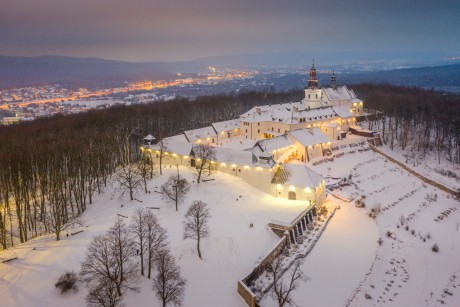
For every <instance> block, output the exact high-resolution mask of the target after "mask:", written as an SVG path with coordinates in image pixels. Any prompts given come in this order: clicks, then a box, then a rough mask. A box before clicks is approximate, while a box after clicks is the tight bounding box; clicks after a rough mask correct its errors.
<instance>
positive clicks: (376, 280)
mask: <svg viewBox="0 0 460 307" xmlns="http://www.w3.org/2000/svg"><path fill="white" fill-rule="evenodd" d="M311 167H312V168H313V169H314V170H315V171H316V172H318V173H321V174H323V175H325V176H326V175H329V176H331V177H334V178H337V177H340V178H343V177H347V178H348V177H349V176H350V175H351V181H352V184H350V185H348V186H344V187H343V188H342V190H341V191H340V190H336V192H337V193H343V195H348V196H350V197H351V198H362V195H365V198H364V199H363V201H364V202H365V204H366V207H365V208H356V207H355V205H354V201H352V202H351V203H346V202H343V201H341V200H338V199H335V198H334V197H333V196H328V199H329V202H330V203H331V204H332V205H340V206H341V209H340V210H337V211H336V214H335V216H334V217H333V218H332V219H331V220H330V222H329V224H328V226H327V228H326V230H325V231H324V233H323V234H322V236H321V238H320V239H319V241H318V243H317V244H316V245H315V247H314V249H313V251H312V252H311V253H310V254H309V255H308V256H307V258H306V259H305V262H304V264H303V266H302V268H303V270H304V272H305V274H306V275H308V276H309V277H310V278H311V280H310V281H307V282H306V283H304V284H302V285H301V286H300V287H299V289H298V290H297V291H296V292H295V293H294V300H295V302H296V303H297V305H298V306H343V305H350V306H440V305H442V303H441V301H443V302H444V304H443V306H460V261H459V260H458V259H460V225H459V224H460V208H458V207H459V206H460V203H459V202H458V201H457V200H454V199H452V198H451V197H449V196H448V195H447V194H446V193H445V192H442V191H439V190H437V189H435V188H433V187H431V186H429V185H425V184H423V182H422V181H420V180H419V179H418V178H415V177H414V176H412V175H410V174H408V173H407V172H405V171H404V170H402V169H401V168H399V167H398V166H396V165H394V164H393V163H391V162H388V161H386V160H385V159H384V158H383V157H381V156H380V155H379V154H377V153H374V152H372V151H364V152H359V151H355V152H353V153H349V152H348V153H346V154H344V155H343V156H341V157H339V158H335V159H334V161H333V162H324V163H321V164H318V165H316V166H311ZM172 171H173V170H171V169H167V170H166V174H164V175H163V176H161V177H157V178H154V179H153V180H152V181H150V182H149V185H150V190H151V191H152V193H151V194H147V195H144V194H143V193H142V192H139V193H138V197H137V198H138V199H139V200H141V201H142V202H137V201H133V202H129V201H126V200H125V201H121V200H120V199H119V192H118V191H117V190H116V189H115V188H109V189H107V192H106V193H105V194H104V195H101V196H99V197H98V198H97V199H96V201H95V203H94V204H93V205H91V206H89V208H88V210H87V211H86V212H85V214H84V215H83V217H82V222H83V225H84V226H83V227H82V229H83V230H84V231H83V232H82V233H80V234H78V235H75V236H70V237H66V236H65V235H64V236H63V239H62V241H60V242H55V241H54V237H53V236H49V237H41V238H37V239H34V240H31V241H30V242H28V243H26V244H22V245H20V246H17V247H16V248H14V250H12V251H7V253H15V254H16V255H17V256H18V257H19V259H17V260H14V261H11V262H8V263H5V264H3V263H0V297H1V303H0V305H1V306H64V305H66V306H69V307H73V306H83V305H84V298H85V296H86V293H87V292H86V289H85V288H84V286H81V288H80V291H79V292H78V293H76V294H73V293H71V294H68V295H61V294H60V293H59V292H58V291H57V290H56V289H55V288H54V283H55V281H56V279H57V278H58V277H59V275H60V274H61V273H62V272H64V271H66V270H75V271H79V268H80V262H81V261H82V260H83V258H84V255H85V253H86V246H87V244H88V243H89V242H90V240H91V238H92V236H93V235H95V234H98V233H101V232H104V231H106V230H107V229H108V228H109V227H110V226H111V225H112V224H113V222H114V221H115V219H116V214H117V213H119V214H122V215H126V216H130V215H131V214H132V213H133V212H134V210H135V209H136V208H137V207H138V206H143V207H151V206H154V207H157V206H158V207H160V208H161V209H160V210H158V211H155V212H156V213H157V214H158V217H159V219H160V221H161V223H162V225H163V226H165V227H166V228H167V229H168V234H169V240H170V245H171V248H172V251H173V253H174V255H175V256H176V257H177V258H178V259H179V264H180V266H181V268H182V274H183V276H184V277H185V278H186V279H187V287H186V294H185V303H184V306H189V307H195V306H223V307H226V306H229V307H230V306H232V307H233V306H236V307H238V306H240V307H243V306H245V303H244V302H243V300H242V299H241V298H240V297H239V295H238V294H237V292H236V287H237V281H238V280H240V279H241V278H243V277H245V276H246V275H247V274H248V273H249V272H250V271H251V269H252V268H253V266H254V265H255V264H256V263H257V262H258V261H259V258H260V257H261V256H263V255H265V254H266V253H267V252H268V251H269V250H270V249H271V248H272V247H273V246H274V244H275V243H276V242H277V241H278V237H276V236H275V235H274V234H273V233H272V232H271V230H270V229H269V228H268V227H267V224H268V222H270V221H271V220H272V219H274V220H281V221H286V222H290V221H291V220H292V219H293V218H294V217H296V216H297V215H298V214H299V213H300V212H301V211H302V210H303V209H304V208H305V204H303V203H302V202H301V201H288V200H283V199H276V198H273V197H271V196H269V195H267V194H264V193H262V192H260V191H258V190H256V189H254V188H252V187H250V186H249V185H247V184H246V183H244V182H243V181H241V180H240V179H239V178H235V177H232V176H231V175H226V174H222V173H217V174H215V175H213V178H215V179H216V180H215V181H209V182H206V183H202V184H200V185H196V184H194V185H193V187H192V190H191V192H190V194H189V196H188V197H187V200H186V201H185V203H184V204H183V205H181V206H180V208H179V212H176V211H175V209H174V206H173V205H172V204H168V203H165V202H164V201H163V200H161V198H160V195H159V194H157V193H154V192H153V191H154V190H155V187H159V186H160V185H161V183H162V182H164V181H165V180H166V179H167V177H168V173H170V172H172ZM181 173H182V174H183V175H184V176H186V177H187V178H188V179H190V181H191V180H193V176H194V174H193V173H191V172H190V171H189V170H188V169H186V168H182V169H181ZM435 195H436V196H435ZM240 196H241V197H240ZM435 198H436V200H434V199H435ZM195 199H197V200H203V201H205V202H207V203H208V204H209V206H210V209H211V215H212V218H211V222H210V223H211V224H210V226H211V235H212V236H211V237H210V238H207V239H205V240H204V241H203V243H202V244H203V245H202V253H203V257H204V260H199V259H198V256H197V254H196V250H195V247H196V246H195V242H194V241H191V240H186V241H184V240H182V233H183V226H182V222H183V220H184V214H185V211H186V208H187V207H188V206H189V205H190V204H191V202H192V201H193V200H195ZM122 204H123V207H121V205H122ZM374 208H375V209H378V208H380V213H379V214H378V215H377V218H376V219H373V218H371V217H369V216H368V214H369V212H370V211H371V210H372V209H374ZM454 208H458V209H454ZM401 216H404V220H405V222H404V225H402V226H401V225H400V220H401ZM250 223H253V225H254V227H252V228H251V227H250V226H249V225H250ZM398 225H399V227H398ZM406 226H407V227H408V230H406ZM76 230H78V229H74V230H73V231H76ZM412 231H413V233H414V234H412ZM387 232H389V235H390V237H388V236H387ZM428 234H429V235H428ZM379 237H380V238H382V244H381V245H379V244H378V243H377V241H378V238H379ZM434 244H437V245H438V246H439V252H438V253H434V252H432V251H431V248H432V246H433V245H434ZM3 256H4V255H3ZM0 257H2V255H1V254H0ZM140 290H141V291H140V293H131V294H128V295H127V296H126V297H125V298H124V303H125V304H126V306H144V305H149V306H160V303H159V301H158V300H157V298H156V297H155V294H154V293H153V291H152V290H151V281H149V280H148V279H146V278H142V279H141V282H140ZM366 294H367V295H366ZM366 297H367V298H366ZM261 304H262V306H275V304H274V302H273V300H272V299H270V297H269V296H266V297H264V299H263V300H262V302H261Z"/></svg>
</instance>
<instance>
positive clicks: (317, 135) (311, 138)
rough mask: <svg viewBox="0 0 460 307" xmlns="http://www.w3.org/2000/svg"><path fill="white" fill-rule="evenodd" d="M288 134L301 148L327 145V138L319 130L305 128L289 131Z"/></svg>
mask: <svg viewBox="0 0 460 307" xmlns="http://www.w3.org/2000/svg"><path fill="white" fill-rule="evenodd" d="M288 134H289V135H290V136H291V137H292V138H294V139H295V140H296V141H298V142H299V143H300V144H302V145H303V146H305V147H307V146H312V145H315V144H321V143H327V142H329V141H330V140H329V138H328V137H327V136H326V135H324V133H322V132H321V130H320V129H319V128H316V127H315V128H306V129H297V130H292V131H289V132H288Z"/></svg>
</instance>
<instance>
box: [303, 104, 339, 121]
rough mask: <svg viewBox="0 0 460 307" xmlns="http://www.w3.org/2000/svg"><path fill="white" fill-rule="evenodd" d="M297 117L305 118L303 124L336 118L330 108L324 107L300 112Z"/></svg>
mask: <svg viewBox="0 0 460 307" xmlns="http://www.w3.org/2000/svg"><path fill="white" fill-rule="evenodd" d="M298 117H299V118H305V122H311V121H318V120H324V119H332V118H336V117H337V114H336V113H335V112H334V110H333V109H332V108H331V107H325V108H316V109H310V110H303V111H300V112H299V115H298Z"/></svg>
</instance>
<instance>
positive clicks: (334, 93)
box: [322, 85, 356, 100]
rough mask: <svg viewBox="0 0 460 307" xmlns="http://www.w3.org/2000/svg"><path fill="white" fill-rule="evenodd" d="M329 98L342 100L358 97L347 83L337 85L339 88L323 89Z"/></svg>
mask: <svg viewBox="0 0 460 307" xmlns="http://www.w3.org/2000/svg"><path fill="white" fill-rule="evenodd" d="M322 90H323V92H324V94H325V95H326V96H327V98H329V100H342V99H350V100H351V99H353V98H356V95H355V92H353V91H352V90H349V89H348V88H347V87H346V86H345V85H343V86H337V89H333V88H332V87H326V88H323V89H322Z"/></svg>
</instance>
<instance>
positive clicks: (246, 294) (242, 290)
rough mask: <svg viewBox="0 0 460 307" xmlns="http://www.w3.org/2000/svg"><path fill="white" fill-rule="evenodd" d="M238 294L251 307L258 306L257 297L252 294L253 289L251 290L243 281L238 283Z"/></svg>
mask: <svg viewBox="0 0 460 307" xmlns="http://www.w3.org/2000/svg"><path fill="white" fill-rule="evenodd" d="M238 294H239V295H240V296H241V297H242V298H243V300H244V301H245V302H246V304H248V306H249V307H256V306H258V304H257V298H256V295H255V294H254V293H252V291H251V289H249V288H248V287H247V286H246V285H245V284H244V282H242V281H241V280H240V281H238Z"/></svg>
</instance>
